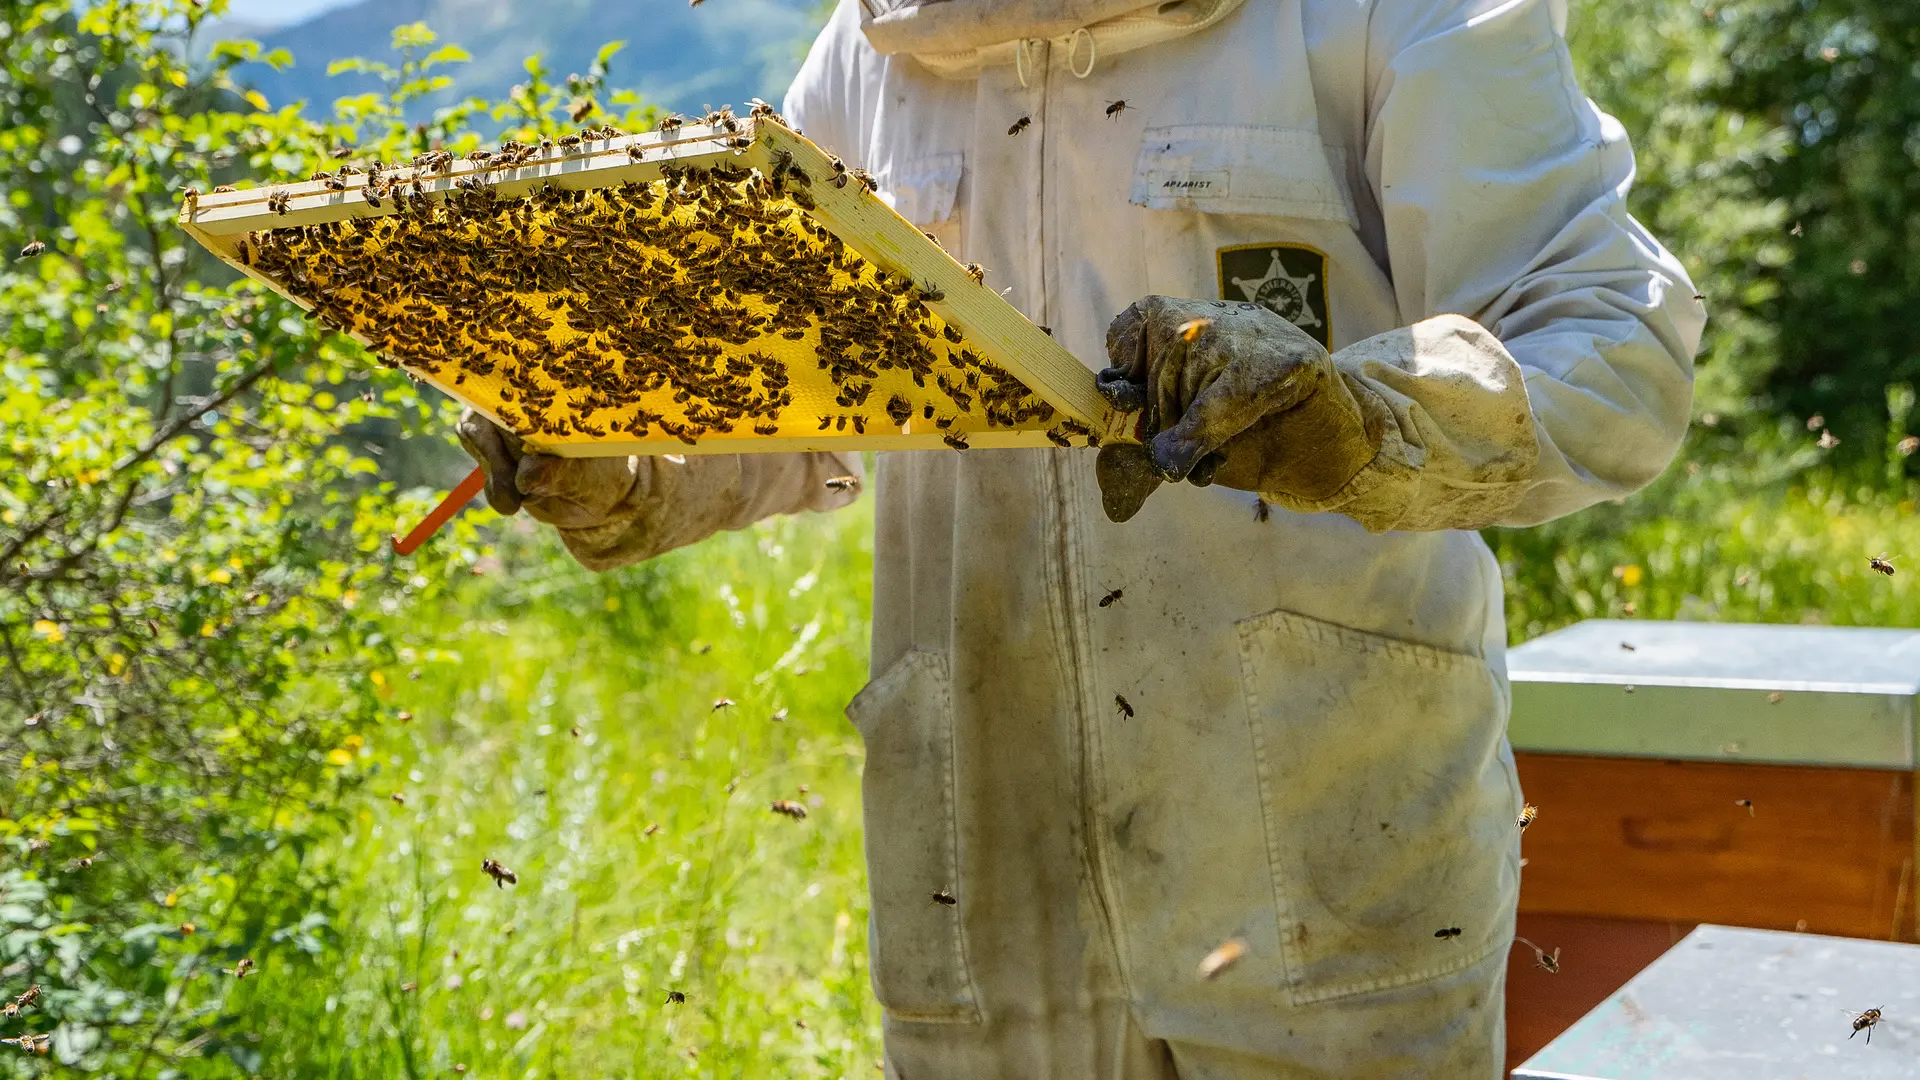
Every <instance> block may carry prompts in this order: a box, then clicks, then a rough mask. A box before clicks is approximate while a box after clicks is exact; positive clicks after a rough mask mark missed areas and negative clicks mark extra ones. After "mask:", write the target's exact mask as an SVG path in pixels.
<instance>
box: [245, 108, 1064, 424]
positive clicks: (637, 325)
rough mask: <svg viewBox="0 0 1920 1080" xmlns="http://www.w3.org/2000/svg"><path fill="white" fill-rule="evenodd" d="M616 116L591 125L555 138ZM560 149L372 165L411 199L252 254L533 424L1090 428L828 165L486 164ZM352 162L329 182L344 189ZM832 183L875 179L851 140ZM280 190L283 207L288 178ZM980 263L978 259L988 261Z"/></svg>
mask: <svg viewBox="0 0 1920 1080" xmlns="http://www.w3.org/2000/svg"><path fill="white" fill-rule="evenodd" d="M755 108H756V111H758V109H759V108H760V106H759V105H756V106H755ZM731 120H732V118H731V115H730V114H729V113H726V112H724V111H723V112H721V113H716V114H711V115H709V116H708V117H707V122H709V123H712V124H714V125H715V126H716V127H717V128H718V131H719V135H718V136H717V137H719V138H720V139H721V141H722V142H723V144H726V143H727V140H734V141H739V140H741V139H744V136H734V135H730V134H727V133H728V132H730V131H732V130H737V127H736V126H731ZM664 126H665V125H663V127H664ZM616 134H619V133H618V132H617V131H615V130H613V129H588V130H587V131H584V132H582V133H581V134H580V135H579V136H567V137H565V138H562V139H560V140H558V142H557V143H556V144H554V146H557V148H558V149H560V150H562V151H567V150H569V149H570V148H571V147H569V145H568V143H569V140H575V141H574V143H573V144H572V146H573V147H577V146H578V145H579V144H580V142H581V141H591V140H593V139H604V138H609V137H612V136H613V135H616ZM748 144H749V145H750V140H748ZM636 149H637V147H636ZM548 150H549V147H548V145H547V144H545V143H543V144H541V145H537V146H536V145H527V144H516V143H508V144H506V145H504V146H502V147H500V148H499V149H498V150H496V151H474V152H472V153H470V154H468V155H467V159H468V160H471V161H472V162H474V163H476V164H477V165H478V166H479V170H478V171H476V172H474V173H471V174H469V175H465V176H462V177H461V178H460V179H459V180H458V181H456V182H455V184H454V190H452V191H449V192H447V194H446V196H445V198H444V199H439V200H435V199H432V198H429V196H428V195H427V193H426V192H425V190H424V188H423V186H422V184H421V177H423V176H432V175H434V174H435V173H445V172H447V171H448V170H450V169H451V166H452V164H453V161H454V160H455V159H454V158H453V157H452V156H451V155H449V154H446V153H444V152H436V153H434V154H429V155H426V156H424V157H422V158H420V159H417V160H416V161H414V162H413V163H411V164H410V165H409V166H408V167H407V171H405V172H402V171H400V170H397V169H396V170H383V169H381V168H379V167H378V166H371V167H369V168H367V169H357V170H355V171H357V172H361V173H364V174H365V175H366V183H365V186H364V189H363V190H364V197H365V198H366V200H367V202H368V203H369V205H372V206H375V207H380V206H383V205H385V202H384V200H391V202H392V204H393V206H392V209H393V210H394V212H393V213H392V214H387V215H384V216H378V217H362V218H352V219H348V220H344V221H337V222H329V223H325V224H318V225H306V226H297V227H288V228H280V229H269V230H264V231H259V232H255V233H252V234H250V235H249V236H248V237H247V238H245V239H244V240H243V241H242V242H241V244H240V248H239V256H240V259H241V260H242V261H243V262H244V263H246V264H247V265H249V266H252V267H255V268H257V269H258V270H260V271H261V272H262V273H264V274H266V275H267V276H269V277H272V278H273V279H274V280H276V281H278V282H279V283H280V284H281V285H282V286H283V287H284V288H286V289H287V290H288V291H289V292H291V293H293V294H294V295H296V296H299V297H300V298H302V299H303V300H306V301H308V302H309V303H311V304H312V311H313V314H314V316H315V317H316V318H317V319H319V320H320V321H321V322H322V323H323V324H325V325H327V326H328V327H329V328H331V329H335V330H338V331H342V332H351V333H355V334H357V335H358V336H359V337H360V338H361V339H362V340H364V341H367V342H369V343H371V344H372V346H373V347H374V348H375V349H376V350H377V351H378V352H380V353H381V354H383V358H382V359H383V362H384V363H387V364H389V365H390V366H399V365H401V364H404V365H405V366H406V367H409V368H412V369H415V370H417V371H420V372H422V373H425V374H427V375H429V376H431V377H435V378H437V379H439V380H441V381H443V382H445V383H447V384H449V385H451V386H454V387H464V389H463V390H462V391H461V392H462V393H463V394H465V395H467V396H469V397H470V398H471V399H472V400H474V401H476V402H478V403H481V404H483V405H489V406H490V407H491V408H492V409H493V411H494V413H495V414H496V415H497V416H498V417H499V418H500V419H501V420H502V421H503V422H504V423H505V424H506V425H507V426H508V427H509V428H511V429H512V430H513V431H514V432H515V433H516V434H519V435H521V436H528V437H545V438H548V439H573V438H576V437H585V438H588V439H604V438H636V439H644V438H647V437H649V436H650V435H654V434H655V433H659V434H661V435H665V436H670V437H673V438H677V439H679V440H681V441H683V442H686V443H688V444H693V443H696V442H698V441H699V440H700V439H701V438H702V437H703V436H707V435H714V434H719V435H725V434H728V433H732V432H735V431H743V430H747V429H750V430H751V431H752V433H753V434H756V435H763V436H772V435H784V436H788V437H795V436H804V435H808V434H815V433H818V432H824V431H829V430H831V431H833V432H835V433H851V434H855V435H860V434H868V433H870V432H897V431H900V430H902V429H904V428H905V427H906V426H907V425H908V424H909V423H910V422H914V423H924V424H929V425H931V427H932V428H933V429H934V430H938V431H940V432H942V434H943V438H944V439H945V441H946V442H947V443H948V445H950V446H953V447H954V448H956V449H966V447H967V440H966V432H967V431H969V430H979V429H981V428H982V427H985V428H988V429H992V428H1000V429H1008V428H1020V427H1026V428H1035V427H1048V428H1050V430H1049V432H1048V434H1049V437H1050V438H1051V439H1052V441H1053V442H1054V443H1055V444H1057V445H1061V446H1072V445H1088V444H1090V443H1091V442H1092V441H1093V439H1092V432H1091V431H1090V430H1089V429H1088V428H1087V427H1085V426H1084V425H1082V424H1079V423H1077V422H1075V421H1073V420H1071V419H1068V418H1064V417H1057V416H1056V413H1055V411H1054V409H1053V407H1052V406H1050V405H1048V404H1047V403H1046V402H1045V401H1044V400H1042V399H1041V398H1039V397H1038V396H1037V395H1035V394H1033V393H1032V392H1031V391H1030V390H1029V389H1028V388H1027V387H1026V386H1025V385H1023V384H1021V383H1020V382H1019V381H1018V380H1017V379H1015V378H1014V377H1013V376H1012V375H1010V374H1009V373H1008V372H1007V371H1006V370H1005V369H1003V368H1001V367H1000V366H999V365H997V364H995V363H994V362H993V361H992V360H990V359H987V358H986V357H983V356H981V355H980V354H979V353H977V352H976V351H975V350H974V349H973V348H972V347H971V346H970V345H969V343H968V342H967V340H966V338H965V337H964V336H963V335H962V334H961V333H960V331H959V329H958V328H956V327H954V326H952V325H951V324H949V323H947V322H945V321H944V320H943V319H942V318H941V317H940V316H939V315H937V314H935V313H934V312H933V311H932V310H931V309H930V308H929V306H928V304H929V303H938V302H939V301H941V300H943V299H945V296H944V294H942V293H941V292H940V291H939V290H937V289H935V288H932V287H931V286H925V285H921V284H918V283H916V282H914V281H912V280H909V279H907V278H906V277H903V276H901V275H898V274H894V273H889V272H888V271H886V270H884V269H882V268H881V267H879V266H876V265H873V264H872V263H869V262H867V261H866V260H865V259H863V258H862V257H861V256H860V255H859V254H857V253H856V252H854V251H853V250H851V249H850V248H848V247H847V246H846V244H845V243H844V242H843V241H842V240H841V239H840V238H839V237H838V236H836V235H835V234H834V233H833V232H832V231H831V230H829V229H827V228H826V227H825V226H823V225H821V224H819V223H818V222H816V221H814V220H813V218H812V217H811V216H809V214H808V213H807V211H808V210H810V209H812V208H814V206H815V203H814V201H813V199H812V196H811V195H810V194H808V191H809V189H810V188H811V186H812V184H813V182H814V180H813V178H812V177H811V176H809V175H807V174H806V172H805V171H804V170H802V169H801V168H800V167H799V166H798V165H797V164H795V163H794V162H793V160H792V157H791V156H790V155H787V154H784V153H780V154H776V158H775V164H774V165H773V167H772V168H771V169H770V170H769V171H767V172H765V173H763V172H762V171H760V170H758V169H750V168H743V167H740V166H737V165H733V164H729V163H722V164H718V165H687V166H675V165H667V166H663V167H662V169H661V173H662V177H661V179H659V180H656V181H651V182H646V183H642V182H637V181H628V182H625V183H622V184H619V185H616V186H609V187H601V188H595V189H590V190H581V189H570V188H561V187H555V186H553V185H550V184H549V185H546V186H543V187H541V188H540V189H538V190H536V191H533V192H532V193H530V194H528V195H527V196H525V197H521V198H502V197H499V196H498V195H497V194H496V192H495V191H494V190H493V189H492V187H491V186H490V185H489V184H487V183H486V182H485V180H484V177H485V175H486V173H487V172H488V171H490V170H491V169H493V168H513V167H517V166H518V165H520V164H523V163H525V162H526V161H528V160H530V159H531V158H532V157H534V156H536V155H540V154H543V153H546V152H548ZM350 168H353V167H351V166H342V167H341V169H340V170H338V171H336V172H335V173H332V174H322V180H323V182H325V183H327V184H328V185H329V186H333V185H340V186H342V187H344V185H345V181H344V180H343V179H342V175H341V174H342V173H345V172H346V171H347V170H348V169H350ZM821 182H823V183H831V184H835V185H836V186H840V187H845V186H846V185H847V184H849V183H857V184H859V185H860V188H861V189H862V190H868V191H870V190H872V188H873V186H874V185H873V181H872V179H871V177H868V176H866V175H865V174H864V173H862V171H861V170H859V169H848V168H846V166H845V165H844V164H843V163H841V162H839V160H838V159H833V167H832V175H830V176H826V177H822V178H821ZM270 199H271V201H273V202H274V203H275V208H276V209H284V207H285V203H286V196H285V194H284V193H280V192H276V193H274V194H273V195H272V196H271V197H270ZM969 276H970V277H971V278H972V279H973V280H974V282H975V283H976V284H978V283H979V282H980V280H981V272H980V271H978V270H977V268H970V269H969ZM809 362H811V363H812V364H813V365H814V366H815V367H817V369H818V371H819V373H821V374H823V375H824V376H825V377H826V378H825V380H822V379H820V378H818V377H808V376H803V377H802V379H801V381H800V383H799V384H796V383H795V382H794V376H793V374H792V373H791V371H790V368H792V367H793V366H794V365H797V364H799V365H804V364H807V363H809ZM825 383H830V387H829V386H828V385H824V384H825Z"/></svg>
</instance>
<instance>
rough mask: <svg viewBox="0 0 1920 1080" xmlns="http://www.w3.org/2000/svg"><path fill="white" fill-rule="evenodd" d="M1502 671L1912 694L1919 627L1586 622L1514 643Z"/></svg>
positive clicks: (1550, 677)
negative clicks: (1514, 645) (1515, 644)
mask: <svg viewBox="0 0 1920 1080" xmlns="http://www.w3.org/2000/svg"><path fill="white" fill-rule="evenodd" d="M1622 642H1626V643H1628V644H1631V645H1632V646H1634V647H1633V649H1631V650H1628V649H1626V648H1623V647H1622V646H1621V643H1622ZM1507 670H1508V673H1509V675H1510V676H1511V677H1512V679H1513V681H1515V682H1536V683H1540V682H1558V683H1606V684H1626V685H1641V686H1696V687H1713V688H1728V689H1749V690H1795V691H1802V692H1816V693H1842V694H1890V695H1899V696H1906V697H1912V696H1916V695H1920V630H1901V629H1887V628H1881V627H1854V626H1779V625H1765V624H1757V623H1702V622H1642V621H1639V620H1632V619H1590V620H1588V621H1586V622H1582V623H1577V624H1575V625H1573V626H1569V627H1567V628H1565V629H1563V630H1557V631H1555V632H1553V633H1551V634H1547V635H1545V636H1543V637H1538V638H1535V639H1534V640H1532V641H1529V642H1527V643H1526V644H1524V645H1521V646H1518V647H1516V648H1514V649H1513V650H1511V651H1510V652H1509V653H1508V654H1507Z"/></svg>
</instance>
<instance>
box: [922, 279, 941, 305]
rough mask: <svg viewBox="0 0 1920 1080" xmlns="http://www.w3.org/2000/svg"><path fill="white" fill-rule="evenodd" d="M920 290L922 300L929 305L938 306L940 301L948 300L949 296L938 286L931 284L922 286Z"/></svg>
mask: <svg viewBox="0 0 1920 1080" xmlns="http://www.w3.org/2000/svg"><path fill="white" fill-rule="evenodd" d="M919 288H920V299H922V300H925V301H927V302H929V303H936V304H937V303H939V302H940V301H942V300H945V299H946V298H947V294H946V293H945V292H943V291H942V290H941V288H940V286H938V285H931V284H929V285H921V286H920V287H919Z"/></svg>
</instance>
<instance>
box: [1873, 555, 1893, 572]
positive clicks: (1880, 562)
mask: <svg viewBox="0 0 1920 1080" xmlns="http://www.w3.org/2000/svg"><path fill="white" fill-rule="evenodd" d="M1867 568H1868V569H1870V570H1872V571H1873V572H1874V573H1876V574H1885V575H1887V576H1888V577H1892V576H1893V560H1892V559H1889V558H1887V553H1886V552H1884V551H1883V552H1881V553H1880V554H1879V555H1877V556H1875V557H1873V558H1871V559H1868V560H1867Z"/></svg>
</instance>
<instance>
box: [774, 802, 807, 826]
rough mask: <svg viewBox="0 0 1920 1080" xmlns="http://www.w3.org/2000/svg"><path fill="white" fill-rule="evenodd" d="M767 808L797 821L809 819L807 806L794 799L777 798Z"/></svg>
mask: <svg viewBox="0 0 1920 1080" xmlns="http://www.w3.org/2000/svg"><path fill="white" fill-rule="evenodd" d="M767 809H769V810H771V811H773V812H774V813H776V814H779V815H781V816H782V817H790V818H792V819H793V820H795V821H805V820H807V808H806V807H804V806H802V805H800V804H799V803H797V802H794V801H793V800H792V799H776V800H774V802H773V803H772V805H770V806H768V807H767Z"/></svg>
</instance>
